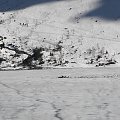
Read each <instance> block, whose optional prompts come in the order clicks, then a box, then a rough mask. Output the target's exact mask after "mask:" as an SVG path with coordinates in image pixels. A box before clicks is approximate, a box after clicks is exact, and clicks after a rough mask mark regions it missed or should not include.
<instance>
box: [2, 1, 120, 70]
mask: <svg viewBox="0 0 120 120" xmlns="http://www.w3.org/2000/svg"><path fill="white" fill-rule="evenodd" d="M101 1H102V0H101ZM117 2H118V0H116V3H117ZM99 4H100V2H99V0H59V1H56V0H54V1H52V0H51V1H47V0H46V2H44V1H43V0H37V2H36V3H35V2H34V1H32V0H30V1H25V0H22V1H21V2H20V1H15V0H13V1H11V2H10V1H7V0H5V1H2V0H1V4H0V7H1V8H0V36H1V37H0V39H1V43H0V44H1V45H2V46H3V43H4V47H3V48H2V49H1V50H0V63H1V65H0V66H1V69H7V68H8V69H20V68H24V67H25V68H27V67H26V65H23V63H28V61H27V62H24V61H25V60H26V59H29V58H30V60H29V62H30V64H33V66H34V65H35V66H36V64H37V65H38V66H39V67H40V66H41V59H39V58H40V57H41V56H38V57H39V58H36V59H35V58H34V49H36V48H37V49H38V51H39V49H41V48H44V49H45V51H44V52H43V53H44V54H43V56H44V58H45V56H46V55H47V54H48V53H46V51H47V52H49V53H50V49H54V48H55V47H56V45H57V43H58V42H59V41H62V46H63V51H62V52H63V54H64V56H63V54H62V57H61V54H60V53H59V51H58V53H55V55H54V57H55V59H56V61H57V63H58V64H57V65H59V61H60V60H59V59H61V58H62V59H64V60H63V61H64V62H63V63H65V61H66V63H68V62H69V65H68V64H67V66H68V67H75V66H80V67H81V66H82V67H85V66H87V67H88V65H86V60H84V59H83V58H84V55H83V54H84V53H85V52H86V51H87V50H88V49H92V48H93V47H95V48H96V46H97V44H99V47H100V49H101V48H102V47H104V48H105V50H107V51H108V53H109V54H110V58H109V59H111V58H112V57H113V56H114V59H115V61H117V62H116V64H117V66H119V63H120V55H119V53H120V47H119V46H120V40H119V36H120V29H119V24H120V22H119V19H116V18H114V19H112V20H108V19H104V18H101V17H99V16H98V17H97V16H92V15H91V16H90V14H89V13H90V12H92V11H94V10H95V9H97V7H98V8H99V9H100V7H99ZM118 4H119V2H118ZM48 49H49V51H48ZM39 54H41V53H39ZM48 55H49V56H50V54H48ZM80 56H82V57H80ZM79 58H80V59H79ZM51 59H53V58H51ZM47 60H48V59H45V60H44V61H43V62H44V63H45V64H44V65H43V66H46V65H47V66H51V64H52V66H54V65H53V61H52V62H51V63H46V61H47ZM31 61H32V62H31ZM43 62H42V63H43ZM87 63H89V62H87ZM30 64H29V65H30ZM27 66H28V65H27ZM33 66H32V67H33ZM93 66H96V65H93Z"/></svg>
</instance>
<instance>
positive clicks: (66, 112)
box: [0, 68, 120, 120]
mask: <svg viewBox="0 0 120 120" xmlns="http://www.w3.org/2000/svg"><path fill="white" fill-rule="evenodd" d="M119 119H120V68H88V69H87V68H84V69H83V68H79V69H77V68H76V69H52V70H50V69H48V70H29V71H28V70H24V71H1V72H0V120H119Z"/></svg>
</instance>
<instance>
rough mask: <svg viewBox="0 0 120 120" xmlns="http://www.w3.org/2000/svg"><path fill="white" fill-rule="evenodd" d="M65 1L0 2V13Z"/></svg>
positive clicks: (6, 0)
mask: <svg viewBox="0 0 120 120" xmlns="http://www.w3.org/2000/svg"><path fill="white" fill-rule="evenodd" d="M57 1H65V0H0V12H7V11H13V10H19V9H25V8H27V7H30V6H33V5H37V4H43V3H48V2H57Z"/></svg>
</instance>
